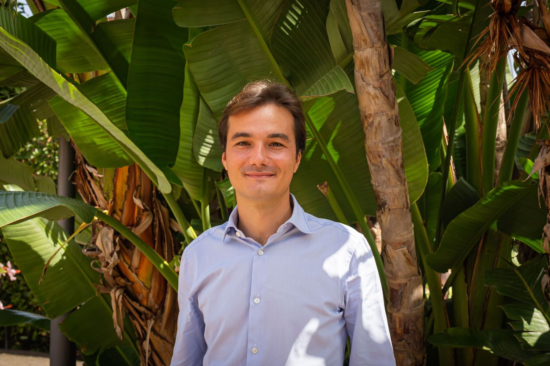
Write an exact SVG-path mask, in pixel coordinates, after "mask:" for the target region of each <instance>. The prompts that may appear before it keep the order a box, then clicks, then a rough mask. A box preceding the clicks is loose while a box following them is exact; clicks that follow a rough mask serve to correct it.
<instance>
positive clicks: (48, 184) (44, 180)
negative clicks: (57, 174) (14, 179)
mask: <svg viewBox="0 0 550 366" xmlns="http://www.w3.org/2000/svg"><path fill="white" fill-rule="evenodd" d="M15 184H16V183H15ZM34 185H35V186H36V190H37V191H38V192H42V193H48V194H57V186H56V185H55V182H54V181H53V179H52V178H50V177H48V176H45V175H35V176H34Z"/></svg>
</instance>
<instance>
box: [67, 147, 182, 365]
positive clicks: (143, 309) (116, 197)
mask: <svg viewBox="0 0 550 366" xmlns="http://www.w3.org/2000/svg"><path fill="white" fill-rule="evenodd" d="M77 164H78V167H77V173H76V185H77V190H78V192H79V193H80V195H81V197H82V198H83V200H84V201H85V202H86V203H88V204H91V205H93V206H95V207H98V208H100V209H101V210H103V211H106V212H107V213H108V215H109V216H112V217H114V218H116V219H117V220H119V221H120V222H121V223H122V224H124V225H125V226H127V227H129V228H131V229H132V231H133V232H134V233H136V234H137V235H139V236H140V237H141V239H142V240H143V241H145V242H146V243H147V244H149V246H150V247H152V248H154V249H155V250H156V251H157V253H159V254H160V255H161V256H162V257H163V258H164V259H165V260H166V261H167V262H169V261H171V260H172V259H173V257H174V244H175V243H174V240H173V235H172V232H171V230H170V217H169V211H168V209H167V208H166V207H164V206H163V205H162V203H161V202H159V201H158V200H157V198H156V195H155V192H156V190H155V188H154V186H153V184H152V182H151V181H150V180H149V178H148V177H147V175H146V174H145V173H144V172H143V171H142V170H141V169H140V168H139V167H138V166H137V165H135V164H134V165H130V166H127V167H122V168H117V169H104V170H102V171H100V172H99V171H98V170H97V169H95V168H93V167H91V166H89V165H88V164H87V163H86V161H85V160H84V158H83V157H82V155H81V154H80V153H79V152H77ZM92 234H93V235H92V242H91V243H89V245H88V246H87V247H86V248H85V249H84V250H83V252H84V253H85V254H86V255H88V256H90V257H93V258H95V259H96V260H97V262H98V265H96V266H95V268H96V270H98V271H99V272H100V273H102V275H103V276H102V286H99V287H98V288H99V290H100V291H101V292H104V293H109V294H110V296H111V299H112V301H111V302H112V308H113V323H114V324H113V326H114V328H115V330H116V331H117V334H118V335H119V337H120V338H121V339H122V336H123V334H124V323H123V320H124V317H125V314H128V316H129V319H130V320H131V322H132V324H133V326H134V329H135V331H136V336H137V338H138V341H139V348H140V353H141V364H142V365H155V366H157V365H158V366H161V365H168V364H170V358H171V356H172V353H173V348H174V343H175V331H176V322H175V321H174V319H176V317H177V313H178V306H177V296H176V292H175V290H174V289H173V288H172V287H171V286H169V285H167V283H166V280H165V279H164V278H163V276H162V275H161V274H160V273H159V272H158V271H157V269H155V268H154V266H153V264H152V263H151V262H150V261H149V259H147V258H146V257H145V256H144V255H142V254H141V252H140V251H139V250H138V249H137V248H136V247H135V246H134V245H133V244H132V243H130V242H129V241H128V240H126V239H125V238H124V237H122V236H120V235H119V234H118V233H116V232H115V231H114V230H113V229H112V228H110V227H108V226H107V225H104V224H103V223H101V222H99V223H96V224H95V226H93V228H92Z"/></svg>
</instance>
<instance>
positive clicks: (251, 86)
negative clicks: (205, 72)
mask: <svg viewBox="0 0 550 366" xmlns="http://www.w3.org/2000/svg"><path fill="white" fill-rule="evenodd" d="M268 104H275V105H277V106H279V107H283V108H285V109H286V110H288V111H289V112H290V113H291V114H292V116H293V117H294V136H295V138H296V155H298V152H300V151H304V149H305V148H306V125H305V117H304V112H303V111H302V103H301V102H300V99H298V97H297V96H296V94H294V92H293V91H292V90H291V89H290V88H289V87H287V86H286V85H284V84H281V83H276V82H273V81H270V80H258V81H253V82H251V83H248V84H246V86H245V87H244V88H243V90H241V92H240V93H239V94H237V95H235V97H234V98H233V99H231V101H230V102H229V103H227V107H225V110H224V111H223V114H222V118H221V120H220V124H219V126H218V136H219V138H220V143H221V145H222V149H223V151H225V148H226V146H227V133H228V131H229V117H230V116H232V115H234V114H237V113H240V112H243V111H246V110H249V109H253V108H256V107H261V106H264V105H268Z"/></svg>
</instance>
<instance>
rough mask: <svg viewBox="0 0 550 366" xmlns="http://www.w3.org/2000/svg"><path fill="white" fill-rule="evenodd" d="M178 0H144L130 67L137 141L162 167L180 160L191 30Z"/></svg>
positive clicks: (129, 109)
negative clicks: (179, 20) (183, 24)
mask: <svg viewBox="0 0 550 366" xmlns="http://www.w3.org/2000/svg"><path fill="white" fill-rule="evenodd" d="M173 7H174V1H173V0H140V1H139V7H138V13H137V17H136V26H135V33H134V42H133V45H132V57H131V62H130V67H129V70H128V83H127V87H128V100H127V103H126V119H127V124H128V132H129V136H130V138H131V139H132V141H133V142H134V143H135V144H136V145H137V146H138V147H139V148H140V149H141V150H142V151H143V152H144V153H145V155H147V156H148V157H149V159H151V160H152V161H153V162H154V163H155V164H157V165H158V166H163V167H164V166H167V165H172V164H174V161H175V159H176V154H177V152H178V142H179V134H180V130H179V129H180V115H179V113H180V107H181V101H182V99H183V78H184V69H185V58H184V56H183V51H182V46H183V44H184V43H185V42H187V39H188V32H187V29H185V28H180V27H178V26H177V25H176V24H174V21H173V18H172V8H173Z"/></svg>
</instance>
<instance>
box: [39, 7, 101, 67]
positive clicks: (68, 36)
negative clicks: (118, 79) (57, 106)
mask: <svg viewBox="0 0 550 366" xmlns="http://www.w3.org/2000/svg"><path fill="white" fill-rule="evenodd" d="M29 20H30V21H32V22H33V23H34V24H36V25H37V26H38V27H39V28H40V29H42V30H43V31H44V32H45V33H47V34H48V35H49V36H50V37H52V38H53V39H54V40H55V42H56V44H57V49H56V68H57V69H58V70H59V71H61V72H65V73H69V72H73V73H81V72H88V71H95V70H108V69H109V65H107V63H106V62H105V60H104V59H103V57H102V56H101V54H99V53H98V51H97V49H96V48H95V47H94V45H93V44H91V40H90V39H89V37H87V36H86V35H85V34H84V33H83V32H82V30H80V28H78V26H77V25H76V24H75V23H74V22H73V20H72V19H71V18H70V17H69V15H68V14H67V12H65V10H63V9H54V10H48V11H45V12H42V13H39V14H36V15H34V16H33V17H31V18H29Z"/></svg>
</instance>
